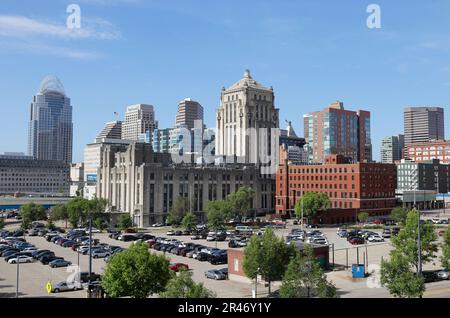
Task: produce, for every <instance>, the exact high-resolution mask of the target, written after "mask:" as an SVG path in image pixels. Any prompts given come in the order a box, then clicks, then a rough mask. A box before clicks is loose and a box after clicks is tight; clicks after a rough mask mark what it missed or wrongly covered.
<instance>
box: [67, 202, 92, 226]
mask: <svg viewBox="0 0 450 318" xmlns="http://www.w3.org/2000/svg"><path fill="white" fill-rule="evenodd" d="M87 202H88V200H86V199H83V198H80V197H76V198H73V199H72V200H70V201H69V202H67V205H66V206H67V216H68V221H69V223H70V225H71V226H72V227H73V228H76V227H78V226H79V225H82V224H84V223H85V222H86V219H87V210H88V203H87Z"/></svg>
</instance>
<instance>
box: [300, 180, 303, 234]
mask: <svg viewBox="0 0 450 318" xmlns="http://www.w3.org/2000/svg"><path fill="white" fill-rule="evenodd" d="M301 191H302V197H301V198H300V200H301V202H300V206H301V212H302V213H301V218H302V219H301V223H300V229H301V230H302V231H303V183H302V187H301Z"/></svg>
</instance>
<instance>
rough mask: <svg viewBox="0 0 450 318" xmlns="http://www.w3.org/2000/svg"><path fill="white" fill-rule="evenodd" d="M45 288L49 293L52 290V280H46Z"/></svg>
mask: <svg viewBox="0 0 450 318" xmlns="http://www.w3.org/2000/svg"><path fill="white" fill-rule="evenodd" d="M45 288H46V289H47V293H49V294H50V293H51V292H52V282H51V281H48V282H47V285H45Z"/></svg>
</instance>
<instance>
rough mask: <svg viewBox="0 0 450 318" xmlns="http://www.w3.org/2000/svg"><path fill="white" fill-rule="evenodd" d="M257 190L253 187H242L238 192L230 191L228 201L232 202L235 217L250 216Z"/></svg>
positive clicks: (232, 211)
mask: <svg viewBox="0 0 450 318" xmlns="http://www.w3.org/2000/svg"><path fill="white" fill-rule="evenodd" d="M254 196H255V190H254V189H253V188H251V187H240V188H239V189H238V190H237V191H236V192H233V193H230V194H229V195H228V197H227V201H228V202H229V203H230V207H231V213H232V216H233V217H237V218H239V219H241V218H242V217H243V216H248V215H249V212H250V207H251V202H252V200H253V197H254Z"/></svg>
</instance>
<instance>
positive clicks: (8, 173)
mask: <svg viewBox="0 0 450 318" xmlns="http://www.w3.org/2000/svg"><path fill="white" fill-rule="evenodd" d="M69 190H70V165H69V164H67V163H64V162H62V161H53V160H36V159H0V195H28V196H41V197H68V196H69Z"/></svg>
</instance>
